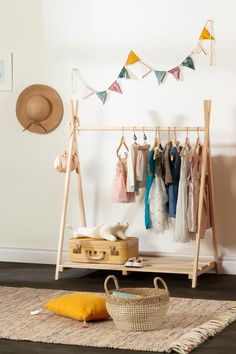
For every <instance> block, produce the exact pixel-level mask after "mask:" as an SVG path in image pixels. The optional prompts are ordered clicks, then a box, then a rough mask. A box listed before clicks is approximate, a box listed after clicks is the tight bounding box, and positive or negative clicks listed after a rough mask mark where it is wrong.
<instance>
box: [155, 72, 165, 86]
mask: <svg viewBox="0 0 236 354" xmlns="http://www.w3.org/2000/svg"><path fill="white" fill-rule="evenodd" d="M154 72H155V75H156V78H157V81H158V84H159V85H160V84H161V83H162V81H163V80H164V78H165V76H166V71H160V70H154Z"/></svg>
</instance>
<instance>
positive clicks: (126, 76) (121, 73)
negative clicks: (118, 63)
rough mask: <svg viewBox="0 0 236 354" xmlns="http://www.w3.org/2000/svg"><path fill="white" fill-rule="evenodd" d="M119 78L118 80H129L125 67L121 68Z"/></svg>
mask: <svg viewBox="0 0 236 354" xmlns="http://www.w3.org/2000/svg"><path fill="white" fill-rule="evenodd" d="M119 78H120V79H129V78H130V77H129V73H128V70H127V69H126V67H125V66H123V68H122V70H121V72H120V73H119Z"/></svg>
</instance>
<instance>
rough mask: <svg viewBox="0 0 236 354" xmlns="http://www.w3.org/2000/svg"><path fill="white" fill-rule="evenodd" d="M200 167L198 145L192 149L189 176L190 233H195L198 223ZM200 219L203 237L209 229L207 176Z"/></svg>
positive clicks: (200, 149) (200, 160)
mask: <svg viewBox="0 0 236 354" xmlns="http://www.w3.org/2000/svg"><path fill="white" fill-rule="evenodd" d="M201 166H202V146H200V145H199V146H197V147H195V148H194V150H193V154H192V156H191V170H190V176H189V196H188V210H187V220H188V229H189V231H190V232H192V233H196V232H197V227H198V222H197V221H198V202H199V193H200V182H201ZM202 218H203V219H202V225H203V235H204V231H205V230H206V229H208V228H210V227H211V220H210V206H209V190H208V177H207V176H206V181H205V191H204V202H203V216H202ZM192 238H194V235H192Z"/></svg>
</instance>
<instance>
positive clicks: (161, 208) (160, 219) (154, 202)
mask: <svg viewBox="0 0 236 354" xmlns="http://www.w3.org/2000/svg"><path fill="white" fill-rule="evenodd" d="M167 202H168V196H167V192H166V187H165V183H164V182H163V180H162V177H161V173H160V172H159V173H158V171H157V173H156V175H155V177H154V180H153V182H152V186H151V189H150V193H149V210H150V219H151V223H152V227H153V229H154V230H155V231H156V232H164V231H165V229H167V228H168V215H167V206H166V203H167Z"/></svg>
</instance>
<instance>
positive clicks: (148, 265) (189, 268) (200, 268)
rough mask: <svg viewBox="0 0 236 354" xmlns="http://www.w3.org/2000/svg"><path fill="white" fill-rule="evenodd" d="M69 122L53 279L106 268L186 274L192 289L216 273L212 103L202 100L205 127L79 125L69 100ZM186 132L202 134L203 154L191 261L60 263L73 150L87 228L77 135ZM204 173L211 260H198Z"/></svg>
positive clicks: (154, 259)
mask: <svg viewBox="0 0 236 354" xmlns="http://www.w3.org/2000/svg"><path fill="white" fill-rule="evenodd" d="M70 103H71V104H70V107H71V119H70V141H69V148H68V163H67V170H66V177H65V187H64V198H63V207H62V215H61V224H60V233H59V242H58V251H57V263H56V273H55V279H56V280H58V279H59V272H62V271H63V270H64V269H67V268H85V269H109V270H120V271H122V274H124V275H126V274H127V273H128V272H134V271H136V272H154V273H177V274H187V275H188V277H189V279H192V287H193V288H195V287H196V286H197V277H198V276H199V275H201V274H203V273H205V272H208V271H210V270H212V269H215V271H216V272H218V270H219V260H218V249H217V239H216V227H215V207H214V205H215V203H214V194H213V181H212V162H211V150H210V136H209V126H210V114H211V101H210V100H204V122H205V124H204V127H101V126H81V125H80V120H79V117H78V101H75V102H73V101H71V102H70ZM134 129H135V131H144V129H145V131H157V130H158V131H168V132H170V131H189V132H194V131H196V132H198V131H201V132H204V142H203V152H202V154H203V155H202V161H203V162H202V167H201V183H200V193H199V207H198V230H197V233H196V241H195V242H196V244H195V252H194V257H193V259H186V258H184V259H182V258H180V257H161V256H155V257H154V256H144V266H143V267H142V268H127V267H125V266H124V265H114V264H98V263H77V262H62V252H63V244H64V234H65V225H66V216H67V205H68V196H69V186H70V177H71V170H70V166H71V162H72V154H73V151H75V152H76V154H77V156H78V161H79V164H78V168H77V169H76V176H77V185H78V199H79V206H80V222H81V226H86V215H85V206H84V196H83V186H82V179H81V168H80V160H79V150H78V144H77V138H78V132H82V131H90V130H91V131H122V132H124V131H134ZM206 174H208V183H209V195H210V198H209V199H210V212H211V222H212V243H213V252H214V260H209V261H206V260H200V259H199V254H200V241H201V238H202V237H203V236H204V235H203V233H204V232H205V231H204V229H203V225H202V224H203V212H204V210H203V203H204V188H205V181H206V178H205V177H206Z"/></svg>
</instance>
